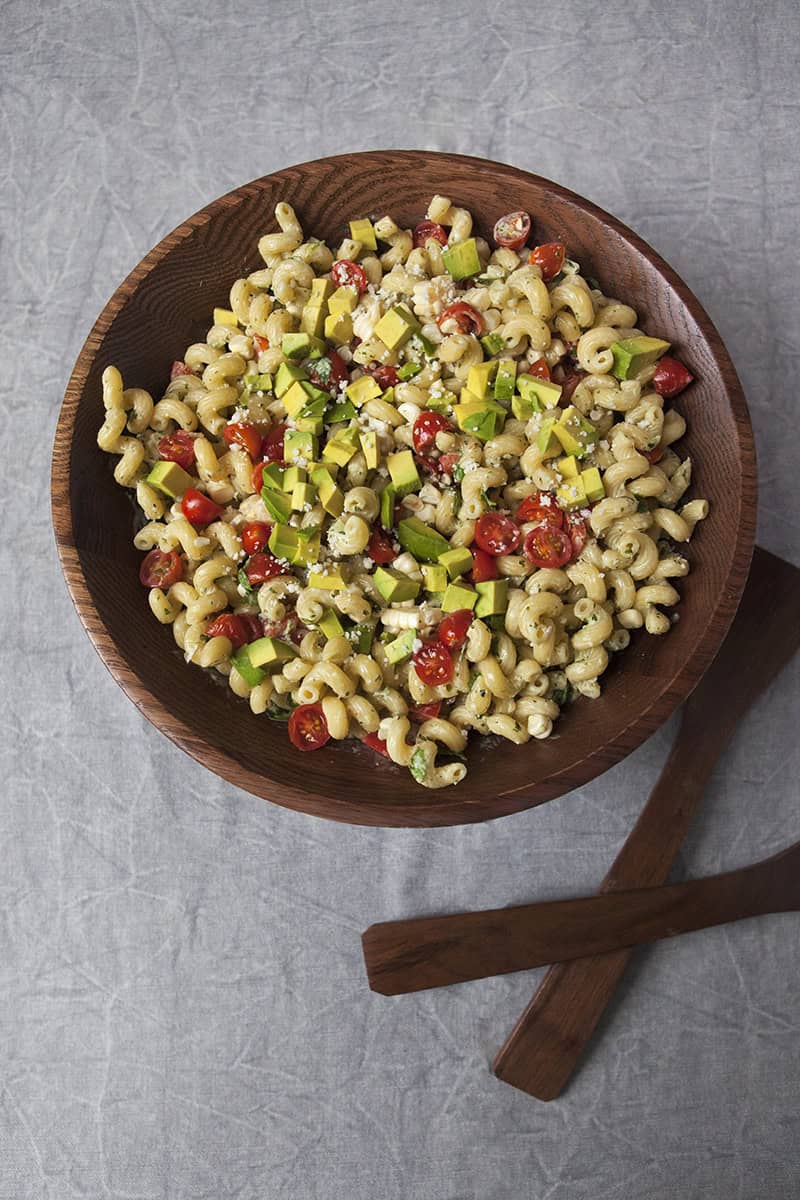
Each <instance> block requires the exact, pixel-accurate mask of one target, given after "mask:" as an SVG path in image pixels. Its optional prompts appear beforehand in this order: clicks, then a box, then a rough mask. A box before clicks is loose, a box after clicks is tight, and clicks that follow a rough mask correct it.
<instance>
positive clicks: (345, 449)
mask: <svg viewBox="0 0 800 1200" xmlns="http://www.w3.org/2000/svg"><path fill="white" fill-rule="evenodd" d="M355 452H356V448H355V446H353V445H351V444H350V442H348V441H345V440H344V439H343V438H342V436H341V435H339V436H337V437H334V438H330V440H329V441H327V442H326V443H325V445H324V446H323V449H322V461H323V462H332V463H336V465H337V466H339V467H346V466H347V464H348V463H349V462H350V459H351V458H352V457H353V455H354V454H355Z"/></svg>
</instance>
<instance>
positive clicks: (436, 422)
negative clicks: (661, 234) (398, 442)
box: [413, 409, 458, 457]
mask: <svg viewBox="0 0 800 1200" xmlns="http://www.w3.org/2000/svg"><path fill="white" fill-rule="evenodd" d="M451 428H452V426H451V425H450V422H449V421H448V419H447V417H445V416H443V415H442V413H438V412H431V411H430V410H427V409H426V411H425V412H421V413H420V414H419V416H418V417H417V418H416V420H415V421H414V430H413V438H414V449H415V450H416V452H417V454H425V453H427V451H429V450H434V449H435V448H436V435H437V433H445V432H447V431H448V430H449V429H451ZM456 457H458V456H456Z"/></svg>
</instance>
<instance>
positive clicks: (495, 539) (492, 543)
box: [475, 513, 522, 557]
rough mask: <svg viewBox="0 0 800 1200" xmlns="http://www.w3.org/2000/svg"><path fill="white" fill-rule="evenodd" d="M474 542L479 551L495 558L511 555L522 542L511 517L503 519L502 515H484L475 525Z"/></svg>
mask: <svg viewBox="0 0 800 1200" xmlns="http://www.w3.org/2000/svg"><path fill="white" fill-rule="evenodd" d="M475 541H476V542H477V544H478V546H479V547H480V549H481V550H485V551H486V553H487V554H493V555H494V556H495V557H497V556H498V555H500V554H512V553H513V552H514V551H515V550H516V549H517V547H518V546H519V544H520V542H521V541H522V534H521V533H520V531H519V527H518V526H517V525H515V524H514V522H513V521H512V520H511V517H504V516H503V514H502V513H484V514H483V516H482V517H478V520H477V521H476V523H475Z"/></svg>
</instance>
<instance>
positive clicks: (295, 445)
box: [283, 429, 317, 467]
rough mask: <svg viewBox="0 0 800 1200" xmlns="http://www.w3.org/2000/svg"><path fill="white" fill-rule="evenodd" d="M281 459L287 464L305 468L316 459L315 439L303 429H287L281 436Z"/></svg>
mask: <svg viewBox="0 0 800 1200" xmlns="http://www.w3.org/2000/svg"><path fill="white" fill-rule="evenodd" d="M283 457H284V459H285V460H286V462H287V463H297V465H298V466H299V467H304V466H306V465H307V464H308V463H309V462H311V460H312V459H314V458H316V457H317V439H316V438H315V437H314V435H313V433H307V432H306V431H305V430H304V429H287V430H286V433H285V434H284V435H283Z"/></svg>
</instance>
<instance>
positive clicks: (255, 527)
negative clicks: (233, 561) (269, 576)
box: [241, 521, 272, 554]
mask: <svg viewBox="0 0 800 1200" xmlns="http://www.w3.org/2000/svg"><path fill="white" fill-rule="evenodd" d="M271 533H272V526H271V525H270V524H269V523H268V522H267V521H250V522H249V523H248V524H247V525H244V526H243V527H242V533H241V538H242V545H243V546H244V551H245V554H258V552H259V550H263V549H264V548H265V547H266V544H267V542H268V541H269V535H270V534H271Z"/></svg>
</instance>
